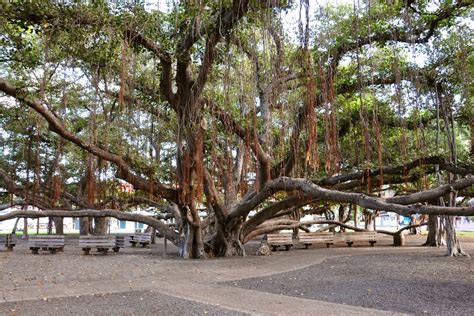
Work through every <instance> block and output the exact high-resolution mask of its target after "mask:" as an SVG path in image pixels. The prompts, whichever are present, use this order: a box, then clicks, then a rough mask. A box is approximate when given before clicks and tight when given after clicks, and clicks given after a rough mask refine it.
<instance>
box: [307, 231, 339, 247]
mask: <svg viewBox="0 0 474 316" xmlns="http://www.w3.org/2000/svg"><path fill="white" fill-rule="evenodd" d="M299 243H300V244H303V245H305V247H306V249H308V248H309V246H311V245H312V244H326V247H328V248H329V247H330V246H331V245H332V244H333V243H334V234H333V233H300V236H299Z"/></svg>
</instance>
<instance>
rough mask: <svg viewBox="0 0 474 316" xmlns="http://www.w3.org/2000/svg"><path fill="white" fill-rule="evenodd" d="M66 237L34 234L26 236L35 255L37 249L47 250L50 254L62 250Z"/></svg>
mask: <svg viewBox="0 0 474 316" xmlns="http://www.w3.org/2000/svg"><path fill="white" fill-rule="evenodd" d="M65 240H66V237H65V236H64V235H36V236H29V237H28V245H29V246H30V250H31V252H32V253H33V254H35V255H37V254H38V250H40V249H42V250H45V251H47V250H49V251H50V252H51V253H52V254H54V253H56V252H57V251H63V250H64V243H65Z"/></svg>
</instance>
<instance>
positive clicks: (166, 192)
mask: <svg viewBox="0 0 474 316" xmlns="http://www.w3.org/2000/svg"><path fill="white" fill-rule="evenodd" d="M0 91H3V92H4V93H6V94H7V95H9V96H12V97H14V98H16V99H17V100H18V101H20V102H23V103H24V104H26V105H28V106H29V107H30V108H32V109H33V110H35V111H36V112H37V113H38V114H40V115H41V116H42V117H43V118H44V119H45V120H46V121H47V122H48V124H49V129H50V130H51V131H53V132H55V133H56V134H58V135H59V136H60V137H62V138H64V139H66V140H69V141H70V142H72V143H74V144H76V145H77V146H79V147H81V148H82V149H85V150H86V151H88V152H90V153H91V154H93V155H95V156H97V157H100V158H102V159H104V160H107V161H110V162H112V163H114V164H115V165H116V166H117V168H118V170H117V174H116V175H117V176H118V177H119V178H121V179H123V180H125V181H127V182H129V183H131V184H133V186H134V187H135V188H137V189H140V190H144V191H146V192H150V191H151V192H156V193H157V194H159V195H160V196H162V197H163V198H165V199H168V200H170V201H176V200H177V192H176V190H174V189H172V188H169V187H167V186H165V185H163V184H161V183H157V182H155V181H148V180H146V179H145V178H142V177H140V176H137V175H135V174H134V173H132V172H131V170H130V166H129V165H128V164H127V163H126V162H125V160H124V159H123V158H122V157H120V156H119V155H116V154H114V153H111V152H109V151H107V150H105V149H103V148H101V147H99V146H96V145H94V144H92V143H89V142H87V141H85V140H83V139H82V138H80V137H78V136H77V135H76V134H74V133H72V132H71V131H69V130H68V129H67V128H66V127H65V126H64V124H63V123H62V121H61V120H60V119H59V118H58V117H57V116H56V115H55V114H54V113H53V112H52V111H51V110H50V109H48V108H47V107H46V106H44V105H43V104H41V103H40V102H39V101H37V100H35V99H33V98H30V97H29V96H28V93H27V92H26V91H24V90H22V89H19V88H17V87H14V86H12V85H11V84H9V83H8V82H6V81H5V80H3V79H0Z"/></svg>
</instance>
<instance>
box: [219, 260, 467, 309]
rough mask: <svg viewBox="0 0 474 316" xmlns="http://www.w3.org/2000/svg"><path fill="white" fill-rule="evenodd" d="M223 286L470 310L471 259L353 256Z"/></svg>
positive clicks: (373, 304)
mask: <svg viewBox="0 0 474 316" xmlns="http://www.w3.org/2000/svg"><path fill="white" fill-rule="evenodd" d="M225 284H227V285H234V286H237V287H241V288H245V289H252V290H257V291H262V292H269V293H276V294H282V295H288V296H295V297H302V298H307V299H315V300H322V301H328V302H334V303H340V304H347V305H355V306H362V307H369V308H376V309H383V310H390V311H397V312H404V313H409V314H416V315H425V314H431V315H474V269H473V264H472V259H471V258H448V257H444V256H442V254H440V252H439V251H438V252H435V251H433V252H420V253H397V254H373V255H352V256H345V257H339V258H331V259H327V260H325V261H324V262H323V263H321V264H317V265H314V266H311V267H308V268H304V269H301V270H295V271H291V272H287V273H281V274H275V275H271V276H268V277H262V278H258V277H257V278H250V279H243V280H238V281H233V282H226V283H225Z"/></svg>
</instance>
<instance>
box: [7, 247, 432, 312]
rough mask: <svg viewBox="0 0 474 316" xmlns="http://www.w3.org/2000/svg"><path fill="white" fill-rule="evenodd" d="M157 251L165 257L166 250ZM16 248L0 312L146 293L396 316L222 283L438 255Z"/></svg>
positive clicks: (229, 306) (264, 307)
mask: <svg viewBox="0 0 474 316" xmlns="http://www.w3.org/2000/svg"><path fill="white" fill-rule="evenodd" d="M156 247H157V249H159V247H161V245H157V246H156ZM18 248H19V249H15V251H14V252H11V253H6V252H0V271H1V276H2V278H1V284H0V285H1V289H2V296H1V297H0V308H1V306H2V305H3V304H8V303H9V302H21V301H26V300H43V301H47V300H50V299H53V298H68V297H71V298H76V297H81V296H88V295H104V294H111V293H125V292H131V291H145V290H146V291H152V292H153V293H157V294H163V295H167V296H172V297H175V298H180V299H185V300H189V301H193V302H198V303H204V304H209V305H212V306H219V307H221V308H225V309H226V310H229V311H235V312H243V313H249V314H255V315H289V314H291V315H347V314H351V315H385V314H391V315H394V314H396V313H393V312H389V311H382V310H377V309H369V308H363V307H357V306H348V305H343V304H336V303H329V302H324V301H318V300H309V299H303V298H297V297H290V296H284V295H277V294H271V293H265V292H259V291H253V290H246V289H241V288H237V287H231V286H224V285H220V284H219V283H221V282H224V281H232V280H238V279H242V278H249V277H259V276H262V277H263V276H268V275H272V274H276V273H280V272H287V271H292V270H296V269H301V268H304V267H308V266H312V265H315V264H319V263H321V262H323V261H324V260H325V259H327V258H336V257H340V256H351V255H362V254H376V253H377V254H379V253H394V252H408V251H410V252H413V251H414V252H420V251H432V250H433V249H426V248H420V247H403V248H394V247H374V248H370V247H360V248H359V247H355V248H347V247H340V248H331V249H325V248H318V249H314V248H313V249H310V250H292V251H290V252H277V253H275V254H273V255H271V256H266V257H256V256H248V257H245V258H224V259H214V260H187V261H186V260H181V259H177V258H170V257H167V258H163V257H161V256H159V255H156V254H155V255H153V254H150V252H153V251H155V249H153V250H152V251H150V250H147V249H131V248H125V249H124V251H123V252H122V253H120V254H118V255H113V254H112V255H107V256H99V255H94V256H87V257H84V256H81V255H80V252H79V251H78V250H75V249H74V248H77V247H73V246H72V245H70V246H68V247H66V249H65V252H64V253H62V254H57V255H50V254H47V253H46V254H41V255H39V256H33V255H31V254H29V253H28V250H27V249H26V248H25V246H22V245H20V247H18ZM137 293H138V292H137ZM124 299H126V298H124ZM130 304H132V302H130ZM134 304H137V302H135V303H134ZM138 304H139V303H138ZM13 312H15V311H13ZM13 312H12V313H13ZM0 313H1V310H0ZM119 314H120V313H119ZM137 314H141V313H140V312H138V313H137ZM204 314H206V313H204Z"/></svg>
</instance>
